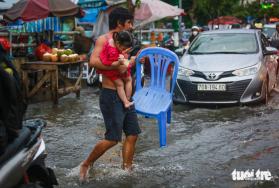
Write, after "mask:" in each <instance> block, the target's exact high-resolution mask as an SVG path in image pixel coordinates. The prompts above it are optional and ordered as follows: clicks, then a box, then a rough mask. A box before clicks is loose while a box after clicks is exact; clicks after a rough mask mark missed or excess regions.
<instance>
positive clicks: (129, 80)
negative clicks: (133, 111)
mask: <svg viewBox="0 0 279 188" xmlns="http://www.w3.org/2000/svg"><path fill="white" fill-rule="evenodd" d="M123 81H124V84H125V93H126V97H127V99H128V100H130V99H131V96H132V90H133V87H132V77H131V76H129V77H127V78H123Z"/></svg>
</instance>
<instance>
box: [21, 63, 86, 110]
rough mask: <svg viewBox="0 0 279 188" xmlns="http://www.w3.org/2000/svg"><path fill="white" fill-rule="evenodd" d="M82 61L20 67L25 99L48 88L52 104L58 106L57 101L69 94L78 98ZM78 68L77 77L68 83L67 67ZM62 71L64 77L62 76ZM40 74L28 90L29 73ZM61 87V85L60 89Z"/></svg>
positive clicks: (31, 64) (28, 64) (30, 64)
mask: <svg viewBox="0 0 279 188" xmlns="http://www.w3.org/2000/svg"><path fill="white" fill-rule="evenodd" d="M83 63H84V61H76V62H65V63H62V62H43V61H35V62H27V63H24V64H22V65H21V70H22V82H23V90H24V95H25V98H26V99H29V98H31V97H32V96H34V95H35V94H36V93H38V92H39V91H40V90H42V89H43V88H49V89H50V91H51V98H52V101H53V104H55V105H56V104H58V99H59V98H60V97H62V96H64V95H67V94H69V93H71V92H74V93H76V97H77V98H79V97H80V89H81V79H82V66H83ZM72 66H76V67H78V73H79V76H78V77H77V78H76V79H74V82H73V81H70V80H69V79H68V78H67V75H65V72H67V71H68V68H69V67H72ZM63 71H64V75H63ZM34 72H40V76H38V79H36V80H35V81H34V82H35V83H34V84H33V86H32V87H31V88H30V78H29V77H28V74H29V73H34ZM61 85H63V86H62V87H61Z"/></svg>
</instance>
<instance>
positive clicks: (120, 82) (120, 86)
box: [113, 79, 134, 108]
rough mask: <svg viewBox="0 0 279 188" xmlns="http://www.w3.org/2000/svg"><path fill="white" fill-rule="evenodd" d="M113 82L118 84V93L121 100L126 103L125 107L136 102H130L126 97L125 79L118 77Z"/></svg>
mask: <svg viewBox="0 0 279 188" xmlns="http://www.w3.org/2000/svg"><path fill="white" fill-rule="evenodd" d="M113 82H114V84H115V86H116V90H117V94H118V96H119V98H120V99H121V101H122V102H123V103H124V106H125V108H129V107H130V106H131V105H133V104H134V103H133V102H130V101H129V100H128V99H127V97H126V93H125V89H124V81H123V80H122V79H116V80H114V81H113Z"/></svg>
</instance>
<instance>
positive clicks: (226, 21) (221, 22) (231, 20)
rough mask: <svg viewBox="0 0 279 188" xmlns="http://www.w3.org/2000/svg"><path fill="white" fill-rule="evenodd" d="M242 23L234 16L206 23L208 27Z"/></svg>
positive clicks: (222, 17) (221, 17)
mask: <svg viewBox="0 0 279 188" xmlns="http://www.w3.org/2000/svg"><path fill="white" fill-rule="evenodd" d="M241 22H242V21H241V20H240V19H238V18H236V17H234V16H220V17H218V18H215V19H213V20H210V21H209V22H208V25H230V24H240V23H241Z"/></svg>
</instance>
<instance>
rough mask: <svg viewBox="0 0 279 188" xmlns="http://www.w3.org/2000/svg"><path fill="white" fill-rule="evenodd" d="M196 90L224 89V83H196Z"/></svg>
mask: <svg viewBox="0 0 279 188" xmlns="http://www.w3.org/2000/svg"><path fill="white" fill-rule="evenodd" d="M198 91H226V84H198Z"/></svg>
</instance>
